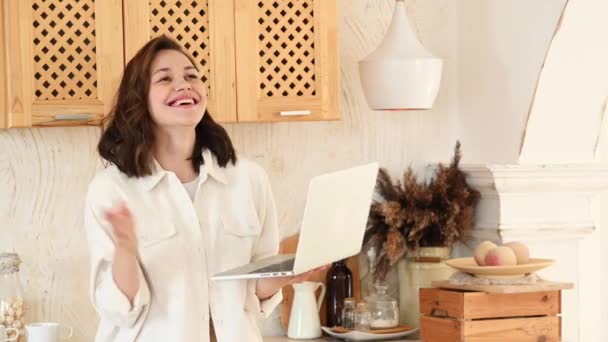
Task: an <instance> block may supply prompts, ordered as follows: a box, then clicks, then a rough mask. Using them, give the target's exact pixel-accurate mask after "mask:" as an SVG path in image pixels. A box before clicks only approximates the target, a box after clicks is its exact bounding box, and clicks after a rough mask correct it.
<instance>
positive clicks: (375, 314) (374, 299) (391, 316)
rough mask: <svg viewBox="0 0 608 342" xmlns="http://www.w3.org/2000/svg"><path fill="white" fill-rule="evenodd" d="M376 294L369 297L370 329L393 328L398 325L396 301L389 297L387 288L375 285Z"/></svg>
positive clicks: (378, 284)
mask: <svg viewBox="0 0 608 342" xmlns="http://www.w3.org/2000/svg"><path fill="white" fill-rule="evenodd" d="M375 288H376V293H375V294H374V295H372V296H369V297H368V299H367V301H368V302H369V311H370V316H371V321H370V327H371V328H372V329H386V328H394V327H396V326H398V325H399V305H398V304H397V300H396V299H394V298H392V297H391V296H389V295H388V294H387V293H386V291H387V290H388V286H386V285H383V284H380V283H377V284H376V285H375Z"/></svg>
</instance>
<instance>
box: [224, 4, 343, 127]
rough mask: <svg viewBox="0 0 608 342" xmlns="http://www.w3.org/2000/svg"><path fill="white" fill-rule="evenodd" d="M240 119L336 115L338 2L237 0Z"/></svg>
mask: <svg viewBox="0 0 608 342" xmlns="http://www.w3.org/2000/svg"><path fill="white" fill-rule="evenodd" d="M235 17H236V19H235V20H236V46H237V58H236V63H237V94H238V102H237V103H238V118H239V121H288V120H296V121H299V120H332V119H338V118H339V117H340V114H339V101H340V92H339V50H338V18H337V4H336V0H236V8H235Z"/></svg>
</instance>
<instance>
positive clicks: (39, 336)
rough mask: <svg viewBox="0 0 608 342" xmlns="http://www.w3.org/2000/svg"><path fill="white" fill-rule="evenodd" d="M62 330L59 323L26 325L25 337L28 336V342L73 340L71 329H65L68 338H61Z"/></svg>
mask: <svg viewBox="0 0 608 342" xmlns="http://www.w3.org/2000/svg"><path fill="white" fill-rule="evenodd" d="M61 328H62V326H61V325H60V324H59V323H32V324H26V325H25V336H27V342H59V341H60V340H62V339H68V338H71V337H72V335H73V334H74V330H73V329H72V328H71V327H63V328H66V330H67V331H68V333H67V335H68V336H65V337H60V336H59V335H60V330H61Z"/></svg>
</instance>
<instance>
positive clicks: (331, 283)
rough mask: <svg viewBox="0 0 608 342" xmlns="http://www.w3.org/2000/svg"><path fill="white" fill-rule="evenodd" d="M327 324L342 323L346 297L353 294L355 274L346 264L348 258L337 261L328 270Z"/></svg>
mask: <svg viewBox="0 0 608 342" xmlns="http://www.w3.org/2000/svg"><path fill="white" fill-rule="evenodd" d="M326 284H327V295H326V298H325V299H326V302H325V303H326V306H327V311H326V313H327V326H328V327H335V326H341V325H342V308H343V307H344V299H345V298H350V297H352V296H353V274H352V272H351V271H350V270H349V269H348V266H346V260H340V261H336V262H334V263H333V264H332V265H331V268H330V269H329V271H328V272H327V282H326Z"/></svg>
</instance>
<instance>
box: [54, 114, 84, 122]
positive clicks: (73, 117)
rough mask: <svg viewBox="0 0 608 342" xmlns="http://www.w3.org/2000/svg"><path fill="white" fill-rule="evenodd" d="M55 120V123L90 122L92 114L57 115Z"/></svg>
mask: <svg viewBox="0 0 608 342" xmlns="http://www.w3.org/2000/svg"><path fill="white" fill-rule="evenodd" d="M53 118H54V119H55V121H88V120H91V114H57V115H55V116H54V117H53Z"/></svg>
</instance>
